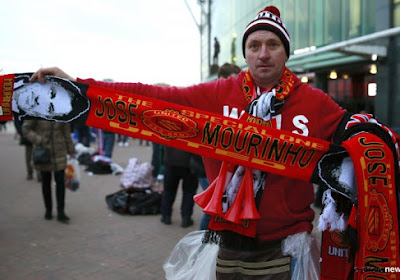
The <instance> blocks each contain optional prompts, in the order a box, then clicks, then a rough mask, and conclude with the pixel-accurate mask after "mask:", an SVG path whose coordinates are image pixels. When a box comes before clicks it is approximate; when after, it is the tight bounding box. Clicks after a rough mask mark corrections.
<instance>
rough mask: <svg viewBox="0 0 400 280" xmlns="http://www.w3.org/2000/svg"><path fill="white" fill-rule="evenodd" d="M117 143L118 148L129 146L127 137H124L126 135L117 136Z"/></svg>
mask: <svg viewBox="0 0 400 280" xmlns="http://www.w3.org/2000/svg"><path fill="white" fill-rule="evenodd" d="M117 142H118V146H120V147H128V146H129V142H128V136H126V135H122V134H118V135H117Z"/></svg>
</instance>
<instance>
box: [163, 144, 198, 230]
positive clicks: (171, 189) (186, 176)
mask: <svg viewBox="0 0 400 280" xmlns="http://www.w3.org/2000/svg"><path fill="white" fill-rule="evenodd" d="M191 155H192V154H191V153H188V152H185V151H182V150H179V149H176V148H172V147H168V146H165V147H164V168H165V169H164V191H163V194H162V198H161V222H162V223H164V224H166V225H169V224H171V216H172V206H173V204H174V202H175V198H176V194H177V191H178V186H179V182H180V181H181V180H182V192H183V194H182V202H181V208H180V209H181V213H180V214H181V217H182V223H181V226H182V227H184V228H186V227H189V226H191V225H193V219H192V215H193V207H194V201H193V196H194V195H195V194H196V190H197V186H198V184H199V183H198V180H197V177H196V176H195V175H194V174H193V173H192V172H191V170H190V167H189V161H190V157H191Z"/></svg>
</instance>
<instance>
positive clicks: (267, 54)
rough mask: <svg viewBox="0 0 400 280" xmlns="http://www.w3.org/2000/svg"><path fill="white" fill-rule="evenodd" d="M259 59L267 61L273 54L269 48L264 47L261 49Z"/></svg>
mask: <svg viewBox="0 0 400 280" xmlns="http://www.w3.org/2000/svg"><path fill="white" fill-rule="evenodd" d="M258 57H259V58H260V59H261V60H265V59H268V58H270V57H271V52H270V50H269V49H268V46H262V47H261V50H260V53H259V55H258Z"/></svg>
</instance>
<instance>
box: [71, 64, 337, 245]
mask: <svg viewBox="0 0 400 280" xmlns="http://www.w3.org/2000/svg"><path fill="white" fill-rule="evenodd" d="M244 73H245V72H241V73H239V74H238V75H237V77H230V78H228V79H218V80H215V81H212V82H208V83H202V84H198V85H194V86H190V87H184V88H178V87H159V86H152V85H145V84H141V83H106V82H100V81H95V80H93V79H87V80H83V79H78V82H81V83H86V84H95V85H99V86H104V87H109V88H113V89H116V90H121V91H125V92H132V93H135V94H138V95H144V96H148V97H152V98H157V99H161V100H164V101H168V102H171V103H176V104H180V105H184V106H188V107H193V108H197V109H200V110H204V111H208V112H212V113H217V114H220V115H224V116H226V117H233V118H238V117H239V116H240V114H241V112H242V111H243V110H245V109H246V108H247V106H248V103H247V102H246V100H245V97H244V94H243V92H242V86H241V85H242V81H243V77H244ZM344 113H345V111H344V110H343V109H342V108H341V107H339V106H338V105H337V104H336V103H335V102H334V101H333V100H332V99H331V98H330V97H329V96H328V95H327V94H326V93H324V92H322V91H321V90H319V89H314V88H312V87H310V86H309V85H308V84H303V83H301V82H300V80H299V79H298V78H297V77H295V85H294V89H293V91H292V92H291V93H290V94H289V96H288V97H287V98H286V99H285V104H284V105H283V106H282V107H281V108H280V109H279V111H278V112H277V116H276V117H275V118H276V121H277V128H278V129H282V130H286V131H290V132H293V133H297V134H300V135H304V136H310V137H315V138H319V139H323V140H327V141H331V139H332V137H333V134H334V132H335V130H336V128H337V126H338V125H339V122H340V120H341V118H342V117H343V115H344ZM203 161H204V165H205V169H206V172H207V177H208V179H209V182H212V181H214V179H215V178H216V177H217V176H218V173H219V167H220V165H221V162H220V161H217V160H214V159H210V158H203ZM313 201H314V190H313V187H312V184H311V183H309V182H305V181H301V180H296V179H292V178H288V177H284V176H279V175H275V174H271V173H269V174H268V175H267V178H266V183H265V187H264V192H263V195H262V199H261V203H260V206H259V213H260V216H261V219H260V220H259V221H258V224H257V238H258V239H259V240H260V241H271V240H277V239H282V238H285V237H286V236H288V235H292V234H295V233H299V232H303V231H309V232H310V231H312V227H313V226H312V221H313V219H314V211H313V210H312V209H311V208H310V205H311V204H312V203H313Z"/></svg>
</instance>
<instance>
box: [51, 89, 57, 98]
mask: <svg viewBox="0 0 400 280" xmlns="http://www.w3.org/2000/svg"><path fill="white" fill-rule="evenodd" d="M54 97H56V90H55V89H54V88H51V89H50V98H51V99H53V98H54Z"/></svg>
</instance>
